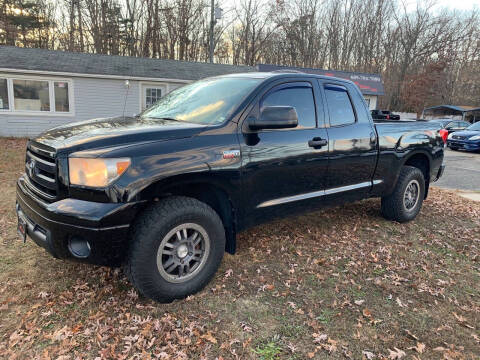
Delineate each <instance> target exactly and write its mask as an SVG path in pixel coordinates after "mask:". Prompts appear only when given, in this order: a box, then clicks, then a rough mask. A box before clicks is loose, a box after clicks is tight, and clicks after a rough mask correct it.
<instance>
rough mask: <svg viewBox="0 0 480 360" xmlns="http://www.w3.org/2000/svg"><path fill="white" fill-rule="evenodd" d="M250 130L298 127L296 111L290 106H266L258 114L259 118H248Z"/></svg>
mask: <svg viewBox="0 0 480 360" xmlns="http://www.w3.org/2000/svg"><path fill="white" fill-rule="evenodd" d="M247 121H248V127H249V128H250V129H251V130H260V129H288V128H294V127H297V126H298V116H297V111H296V110H295V108H294V107H292V106H267V107H264V108H263V109H262V111H261V112H260V116H259V118H258V119H257V118H255V117H249V118H248V120H247Z"/></svg>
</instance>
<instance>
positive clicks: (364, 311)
mask: <svg viewBox="0 0 480 360" xmlns="http://www.w3.org/2000/svg"><path fill="white" fill-rule="evenodd" d="M362 313H363V316H365V317H367V318H371V317H372V313H371V312H370V310H368V309H367V308H365V309H363V311H362Z"/></svg>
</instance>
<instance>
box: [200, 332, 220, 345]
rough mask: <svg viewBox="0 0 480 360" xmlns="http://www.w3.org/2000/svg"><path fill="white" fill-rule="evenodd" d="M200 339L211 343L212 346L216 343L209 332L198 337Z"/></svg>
mask: <svg viewBox="0 0 480 360" xmlns="http://www.w3.org/2000/svg"><path fill="white" fill-rule="evenodd" d="M200 338H202V339H205V340H207V341H209V342H211V343H212V344H216V343H217V339H215V338H214V337H213V335H212V333H211V332H210V331H209V332H208V333H206V334H205V335H202V336H200Z"/></svg>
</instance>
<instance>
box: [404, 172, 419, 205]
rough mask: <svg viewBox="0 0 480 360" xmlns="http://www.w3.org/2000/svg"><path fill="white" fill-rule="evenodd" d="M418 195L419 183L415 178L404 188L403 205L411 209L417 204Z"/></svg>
mask: <svg viewBox="0 0 480 360" xmlns="http://www.w3.org/2000/svg"><path fill="white" fill-rule="evenodd" d="M419 197H420V183H419V182H418V181H417V180H411V181H410V182H409V183H408V185H407V187H406V188H405V193H404V194H403V206H404V207H405V209H406V210H408V211H411V210H413V209H414V208H415V206H417V203H418V200H419Z"/></svg>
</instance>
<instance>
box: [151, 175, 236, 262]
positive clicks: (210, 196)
mask: <svg viewBox="0 0 480 360" xmlns="http://www.w3.org/2000/svg"><path fill="white" fill-rule="evenodd" d="M155 195H156V198H164V197H168V196H172V195H181V196H188V197H191V198H194V199H197V200H199V201H201V202H204V203H206V204H207V205H209V206H210V207H211V208H212V209H213V210H215V212H216V213H217V214H218V215H219V216H220V219H221V220H222V223H223V226H224V227H225V236H226V240H227V241H226V244H225V251H226V252H228V253H230V254H234V253H235V249H236V231H235V223H236V222H235V213H234V207H233V205H232V201H231V199H230V198H229V196H228V194H227V193H226V192H225V191H224V190H222V189H221V188H219V187H217V186H215V185H212V184H209V183H183V184H174V185H171V186H168V187H165V188H163V189H162V190H161V191H160V192H159V193H157V194H155Z"/></svg>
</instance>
